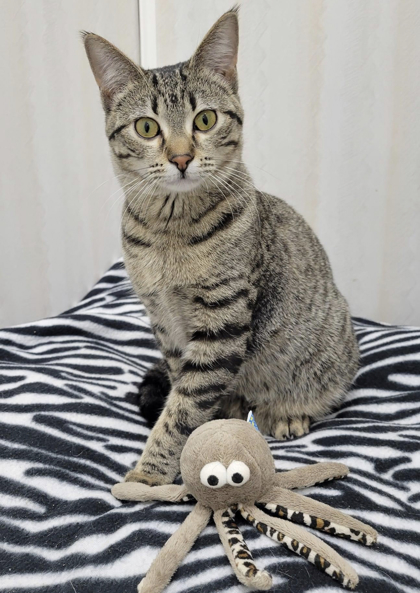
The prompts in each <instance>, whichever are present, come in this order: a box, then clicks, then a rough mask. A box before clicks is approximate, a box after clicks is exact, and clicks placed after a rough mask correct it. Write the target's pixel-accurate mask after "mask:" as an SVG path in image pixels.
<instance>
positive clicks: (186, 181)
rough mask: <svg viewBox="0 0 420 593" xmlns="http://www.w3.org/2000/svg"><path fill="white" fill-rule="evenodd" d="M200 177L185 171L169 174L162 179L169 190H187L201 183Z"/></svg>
mask: <svg viewBox="0 0 420 593" xmlns="http://www.w3.org/2000/svg"><path fill="white" fill-rule="evenodd" d="M201 181H202V180H201V178H200V177H199V176H198V175H193V174H191V173H188V172H185V173H184V174H181V175H177V176H176V177H175V176H171V177H170V178H166V179H165V180H164V185H165V187H166V188H167V189H169V190H170V191H177V192H187V191H192V190H194V189H196V188H197V187H198V186H199V185H201Z"/></svg>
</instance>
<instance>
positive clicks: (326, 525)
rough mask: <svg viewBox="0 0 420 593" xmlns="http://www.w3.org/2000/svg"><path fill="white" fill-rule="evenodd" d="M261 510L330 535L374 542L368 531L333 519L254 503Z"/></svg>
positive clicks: (366, 543)
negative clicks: (353, 527)
mask: <svg viewBox="0 0 420 593" xmlns="http://www.w3.org/2000/svg"><path fill="white" fill-rule="evenodd" d="M256 506H257V507H258V508H259V509H261V510H262V511H266V512H268V513H269V514H270V515H271V516H272V517H279V518H280V519H287V520H288V521H292V522H293V523H297V524H298V525H306V526H307V527H312V529H319V530H320V531H324V532H325V533H329V534H330V535H336V536H337V537H341V538H343V539H350V540H353V541H356V542H359V543H361V544H363V545H365V546H371V545H372V544H373V543H375V539H374V538H373V537H372V536H371V535H370V534H368V533H365V532H364V531H361V530H358V529H352V528H351V527H347V526H345V525H339V524H338V523H335V522H333V521H328V520H327V519H321V518H320V517H317V516H315V515H311V514H309V513H303V512H301V511H296V510H293V509H290V508H286V507H284V506H282V505H279V504H275V503H264V502H260V503H257V505H256Z"/></svg>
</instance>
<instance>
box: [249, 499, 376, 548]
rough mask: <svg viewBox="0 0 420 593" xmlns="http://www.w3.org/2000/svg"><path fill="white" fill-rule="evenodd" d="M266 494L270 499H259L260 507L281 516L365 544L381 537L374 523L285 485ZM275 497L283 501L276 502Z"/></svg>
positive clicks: (370, 543) (369, 544)
mask: <svg viewBox="0 0 420 593" xmlns="http://www.w3.org/2000/svg"><path fill="white" fill-rule="evenodd" d="M266 497H269V499H270V500H269V501H268V502H266V501H264V500H263V501H261V502H259V503H258V504H257V506H258V508H260V509H262V510H263V511H267V512H268V513H270V515H273V516H275V517H280V519H287V520H289V521H292V522H293V523H298V524H300V525H306V526H307V527H312V528H313V529H319V530H321V531H325V533H329V534H330V535H336V536H338V537H341V538H344V539H350V540H353V541H356V542H359V543H361V544H364V545H365V546H371V545H372V544H374V543H375V542H376V540H377V537H378V534H377V532H376V531H375V529H373V527H371V526H370V525H366V524H365V523H362V522H361V521H358V519H354V518H353V517H350V516H349V515H346V514H345V513H342V512H340V511H338V510H337V509H333V508H332V507H330V506H328V505H326V504H323V503H322V502H318V501H316V500H313V499H312V498H308V497H307V496H302V495H301V494H296V493H295V492H291V491H290V490H285V489H284V488H273V490H272V491H271V492H269V494H268V495H266ZM273 500H276V501H279V503H281V504H276V503H273V502H272V501H273Z"/></svg>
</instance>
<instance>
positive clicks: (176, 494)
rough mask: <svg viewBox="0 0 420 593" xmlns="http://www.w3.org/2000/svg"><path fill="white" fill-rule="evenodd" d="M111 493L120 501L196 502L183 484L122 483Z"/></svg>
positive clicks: (115, 486)
mask: <svg viewBox="0 0 420 593" xmlns="http://www.w3.org/2000/svg"><path fill="white" fill-rule="evenodd" d="M111 493H112V495H113V496H115V498H118V500H135V501H137V502H148V501H150V500H164V501H166V502H186V501H187V500H188V501H189V500H194V497H193V496H191V494H189V493H188V490H187V488H186V486H184V485H183V484H182V485H181V486H179V485H178V484H167V485H165V486H148V485H147V484H143V483H141V482H121V483H120V484H115V485H114V486H113V487H112V490H111Z"/></svg>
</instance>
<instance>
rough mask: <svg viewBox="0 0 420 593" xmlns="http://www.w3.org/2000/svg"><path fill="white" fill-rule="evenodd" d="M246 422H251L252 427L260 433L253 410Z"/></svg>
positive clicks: (250, 411)
mask: <svg viewBox="0 0 420 593" xmlns="http://www.w3.org/2000/svg"><path fill="white" fill-rule="evenodd" d="M246 421H247V422H249V423H250V424H252V426H253V427H254V428H256V429H257V430H258V432H259V431H260V430H259V428H258V426H257V423H256V422H255V418H254V414H253V412H252V410H249V414H248V418H247V419H246Z"/></svg>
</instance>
